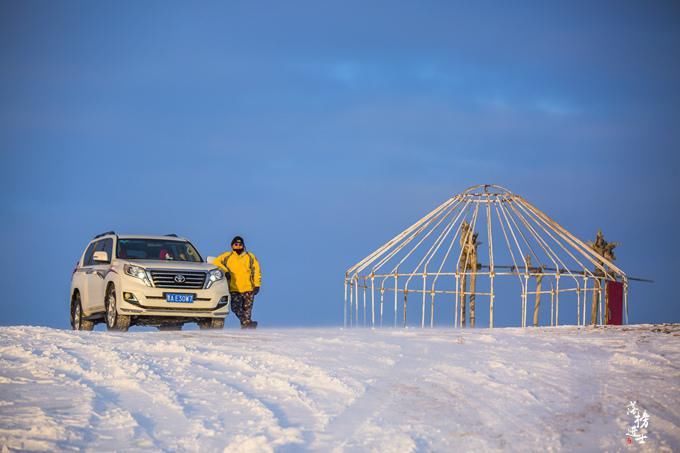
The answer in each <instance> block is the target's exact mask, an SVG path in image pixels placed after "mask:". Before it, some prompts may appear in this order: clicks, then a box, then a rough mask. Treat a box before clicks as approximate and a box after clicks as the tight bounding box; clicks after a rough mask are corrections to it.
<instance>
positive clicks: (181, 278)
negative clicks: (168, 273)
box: [175, 275, 186, 283]
mask: <svg viewBox="0 0 680 453" xmlns="http://www.w3.org/2000/svg"><path fill="white" fill-rule="evenodd" d="M185 280H186V278H185V277H184V275H175V281H176V282H177V283H184V281H185Z"/></svg>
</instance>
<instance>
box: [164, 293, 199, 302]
mask: <svg viewBox="0 0 680 453" xmlns="http://www.w3.org/2000/svg"><path fill="white" fill-rule="evenodd" d="M165 301H166V302H177V303H182V304H191V303H193V302H194V295H193V294H174V293H165Z"/></svg>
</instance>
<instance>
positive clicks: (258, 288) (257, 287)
mask: <svg viewBox="0 0 680 453" xmlns="http://www.w3.org/2000/svg"><path fill="white" fill-rule="evenodd" d="M259 292H260V287H259V286H256V287H255V288H253V294H254V295H256V296H257V293H259Z"/></svg>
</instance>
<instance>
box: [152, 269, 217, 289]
mask: <svg viewBox="0 0 680 453" xmlns="http://www.w3.org/2000/svg"><path fill="white" fill-rule="evenodd" d="M150 272H151V278H153V285H154V286H155V287H156V288H180V289H202V288H203V285H204V284H205V276H206V273H205V272H192V271H185V272H183V271H154V270H152V271H150ZM178 277H179V278H178ZM182 277H183V278H184V281H182ZM178 280H179V281H178Z"/></svg>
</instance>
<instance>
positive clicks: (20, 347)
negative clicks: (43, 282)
mask: <svg viewBox="0 0 680 453" xmlns="http://www.w3.org/2000/svg"><path fill="white" fill-rule="evenodd" d="M679 395H680V326H678V325H670V326H650V325H643V326H626V327H619V328H598V329H590V328H577V327H559V328H536V329H494V330H488V329H477V330H466V331H461V330H451V329H447V330H437V329H435V330H419V329H418V330H388V329H385V330H373V331H372V330H363V329H355V330H342V329H290V330H283V329H281V330H270V329H261V330H257V331H246V332H242V331H233V330H224V331H186V332H129V333H108V332H92V333H87V332H70V331H64V330H55V329H49V328H42V327H3V328H0V449H2V450H3V451H7V450H10V451H11V450H15V449H17V450H29V451H30V450H51V451H55V450H67V449H86V450H91V451H101V450H118V451H131V450H140V449H142V450H166V451H203V452H205V451H300V450H302V451H307V450H313V451H333V450H335V451H454V450H455V451H561V450H587V451H602V450H608V451H619V450H621V451H624V450H627V449H633V450H635V451H673V450H676V451H678V450H680V428H679V426H680V396H679ZM631 400H635V401H637V402H638V404H639V405H640V406H641V407H644V409H645V410H647V411H648V412H649V414H650V415H651V418H650V422H649V430H648V439H647V443H646V444H644V445H638V444H634V445H632V446H628V445H627V444H626V440H627V438H626V435H625V434H626V430H627V427H628V426H630V423H631V420H630V416H629V415H627V414H626V405H627V404H628V403H629V401H631Z"/></svg>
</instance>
